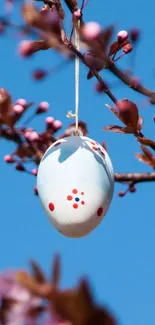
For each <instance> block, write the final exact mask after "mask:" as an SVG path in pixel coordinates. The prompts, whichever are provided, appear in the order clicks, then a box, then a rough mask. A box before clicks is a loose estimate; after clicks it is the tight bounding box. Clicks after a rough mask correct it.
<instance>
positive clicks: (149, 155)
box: [141, 145, 153, 160]
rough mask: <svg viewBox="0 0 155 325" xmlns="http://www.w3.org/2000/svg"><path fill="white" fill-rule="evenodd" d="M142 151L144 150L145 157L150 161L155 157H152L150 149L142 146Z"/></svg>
mask: <svg viewBox="0 0 155 325" xmlns="http://www.w3.org/2000/svg"><path fill="white" fill-rule="evenodd" d="M141 149H142V151H143V153H144V155H145V156H146V157H147V158H148V159H150V160H151V159H152V157H153V155H152V152H151V151H150V150H149V149H147V148H146V147H145V146H143V145H142V146H141Z"/></svg>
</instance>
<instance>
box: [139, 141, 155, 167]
mask: <svg viewBox="0 0 155 325" xmlns="http://www.w3.org/2000/svg"><path fill="white" fill-rule="evenodd" d="M141 149H142V151H143V154H139V153H136V154H135V155H136V157H137V158H138V159H139V160H140V161H141V162H144V163H146V164H147V165H149V166H151V167H152V168H154V169H155V157H154V156H153V154H152V152H151V151H150V150H148V149H147V148H146V147H145V146H143V145H141Z"/></svg>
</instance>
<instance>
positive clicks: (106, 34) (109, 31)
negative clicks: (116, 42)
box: [99, 26, 114, 52]
mask: <svg viewBox="0 0 155 325" xmlns="http://www.w3.org/2000/svg"><path fill="white" fill-rule="evenodd" d="M113 31H114V27H113V26H109V27H107V28H105V29H104V30H103V31H102V33H101V36H100V39H99V43H100V45H101V48H102V51H104V52H105V51H106V49H107V46H108V44H109V42H110V40H111V38H112V35H113Z"/></svg>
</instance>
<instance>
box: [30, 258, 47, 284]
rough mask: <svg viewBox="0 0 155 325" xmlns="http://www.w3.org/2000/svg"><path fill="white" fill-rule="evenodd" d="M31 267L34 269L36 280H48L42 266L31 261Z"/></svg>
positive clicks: (41, 281)
mask: <svg viewBox="0 0 155 325" xmlns="http://www.w3.org/2000/svg"><path fill="white" fill-rule="evenodd" d="M30 265H31V269H32V275H33V277H34V278H35V280H36V281H37V282H39V283H41V284H42V283H45V282H46V277H45V275H44V273H43V272H42V270H41V268H40V266H39V265H38V264H37V263H36V262H35V261H34V260H31V261H30Z"/></svg>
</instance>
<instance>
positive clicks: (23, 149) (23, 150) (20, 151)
mask: <svg viewBox="0 0 155 325" xmlns="http://www.w3.org/2000/svg"><path fill="white" fill-rule="evenodd" d="M14 155H16V156H18V157H20V158H21V159H22V158H26V157H27V158H31V157H33V155H34V151H33V150H32V149H31V148H30V146H29V144H27V143H22V144H20V145H19V146H18V148H17V149H16V151H15V152H14Z"/></svg>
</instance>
